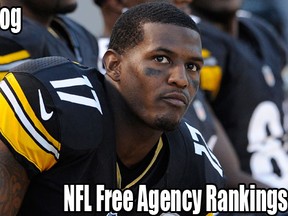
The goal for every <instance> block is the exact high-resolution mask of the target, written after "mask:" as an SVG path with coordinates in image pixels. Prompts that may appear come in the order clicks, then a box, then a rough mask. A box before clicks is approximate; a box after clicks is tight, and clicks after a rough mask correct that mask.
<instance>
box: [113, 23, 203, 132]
mask: <svg viewBox="0 0 288 216" xmlns="http://www.w3.org/2000/svg"><path fill="white" fill-rule="evenodd" d="M143 28H144V40H143V41H142V42H140V43H139V44H138V45H136V46H135V47H134V48H132V49H129V50H127V51H126V53H124V54H123V55H122V57H121V58H122V60H121V80H120V82H119V91H120V92H121V94H122V95H123V96H124V98H125V99H126V100H127V102H128V105H129V106H130V108H131V109H132V110H133V112H134V113H135V114H136V116H138V117H139V118H140V120H141V122H145V123H146V124H147V125H149V126H150V127H152V128H155V129H160V130H172V129H174V128H175V127H176V126H177V125H178V123H179V121H180V120H181V118H182V116H183V115H184V113H185V112H186V110H187V108H188V106H189V104H190V102H191V101H192V99H193V97H194V96H195V94H196V91H197V89H198V85H199V72H200V68H201V67H202V65H203V59H202V55H201V40H200V35H199V34H198V33H197V32H196V31H194V30H191V29H188V28H184V27H179V26H176V25H171V24H159V23H146V24H144V26H143Z"/></svg>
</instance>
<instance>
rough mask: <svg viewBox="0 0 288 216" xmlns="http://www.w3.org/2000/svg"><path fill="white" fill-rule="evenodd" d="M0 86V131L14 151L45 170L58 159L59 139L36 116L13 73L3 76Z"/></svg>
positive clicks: (41, 169)
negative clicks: (0, 111)
mask: <svg viewBox="0 0 288 216" xmlns="http://www.w3.org/2000/svg"><path fill="white" fill-rule="evenodd" d="M7 83H9V85H10V86H11V87H12V89H13V91H12V90H11V89H10V87H9V86H8V84H7ZM0 88H1V91H2V92H1V93H2V94H0V107H1V110H2V112H3V113H5V115H2V116H1V117H2V118H3V119H1V121H0V133H1V134H2V136H3V137H4V138H5V139H6V141H7V142H8V143H9V144H10V145H11V146H12V147H13V149H14V150H15V151H16V152H17V153H19V154H21V155H22V156H23V157H25V158H26V159H27V160H28V161H30V162H31V163H33V164H34V165H35V166H36V167H37V168H38V169H39V171H41V172H42V171H44V170H48V169H49V168H51V167H52V166H53V165H54V164H55V163H56V162H57V160H58V159H59V151H60V147H61V146H60V143H59V142H58V141H57V140H55V139H54V138H53V137H52V136H51V135H50V134H49V132H48V131H47V130H46V129H45V128H44V126H43V124H42V123H41V122H40V120H39V119H38V118H37V117H36V115H35V113H34V111H33V110H32V108H31V106H30V104H29V102H28V100H27V98H26V97H25V94H24V92H23V91H22V89H21V87H20V85H19V83H18V82H17V80H16V78H15V76H14V75H13V74H11V73H10V74H8V75H7V76H6V77H5V80H4V81H2V82H1V83H0ZM4 96H5V97H4ZM20 103H21V104H20ZM22 107H24V109H23V108H22Z"/></svg>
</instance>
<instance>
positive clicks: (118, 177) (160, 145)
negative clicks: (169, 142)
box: [116, 137, 163, 190]
mask: <svg viewBox="0 0 288 216" xmlns="http://www.w3.org/2000/svg"><path fill="white" fill-rule="evenodd" d="M162 147H163V141H162V137H160V139H159V142H158V144H157V148H156V151H155V153H154V156H153V158H152V160H151V161H150V163H149V165H148V166H147V167H146V169H145V170H144V171H143V172H142V173H141V175H139V176H138V177H137V178H136V179H134V180H133V181H132V182H130V183H129V184H128V185H126V186H125V188H122V185H121V182H122V177H121V172H120V169H119V166H118V163H116V169H117V170H116V173H117V186H118V188H120V189H122V190H125V189H127V188H130V187H132V186H133V185H135V184H137V182H139V181H140V180H141V179H142V178H143V177H144V176H145V174H146V173H147V172H148V171H149V169H150V168H151V167H152V165H153V164H154V162H155V161H156V159H157V157H158V155H159V153H160V151H161V149H162Z"/></svg>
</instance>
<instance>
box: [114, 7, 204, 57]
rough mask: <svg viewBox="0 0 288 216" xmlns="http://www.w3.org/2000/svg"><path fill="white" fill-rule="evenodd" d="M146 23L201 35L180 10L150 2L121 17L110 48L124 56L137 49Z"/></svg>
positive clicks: (116, 24)
mask: <svg viewBox="0 0 288 216" xmlns="http://www.w3.org/2000/svg"><path fill="white" fill-rule="evenodd" d="M145 23H163V24H173V25H177V26H182V27H186V28H190V29H192V30H194V31H196V32H198V33H199V29H198V27H197V25H196V23H195V22H194V21H193V20H192V19H191V17H190V16H188V15H187V14H185V13H184V12H183V11H181V10H180V9H178V8H176V7H175V6H173V5H172V4H169V3H163V2H160V3H159V2H150V3H144V4H139V5H137V6H135V7H132V8H131V9H129V10H128V11H126V12H125V13H124V14H122V15H121V16H120V17H119V19H118V20H117V22H116V23H115V25H114V27H113V30H112V33H111V37H110V43H109V46H108V48H109V49H113V50H115V51H116V52H118V53H119V54H123V53H124V52H125V51H126V50H128V49H131V48H133V47H135V46H136V45H137V44H138V43H140V42H141V41H143V39H144V30H143V25H144V24H145Z"/></svg>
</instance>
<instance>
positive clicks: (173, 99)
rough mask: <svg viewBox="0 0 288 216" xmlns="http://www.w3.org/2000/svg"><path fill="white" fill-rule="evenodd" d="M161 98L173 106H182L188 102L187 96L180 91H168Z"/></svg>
mask: <svg viewBox="0 0 288 216" xmlns="http://www.w3.org/2000/svg"><path fill="white" fill-rule="evenodd" d="M162 99H163V100H164V101H166V102H168V103H170V104H172V105H174V106H178V107H183V106H187V105H188V104H189V99H188V97H187V96H186V95H185V94H184V93H182V92H170V93H166V94H165V95H163V96H162Z"/></svg>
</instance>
